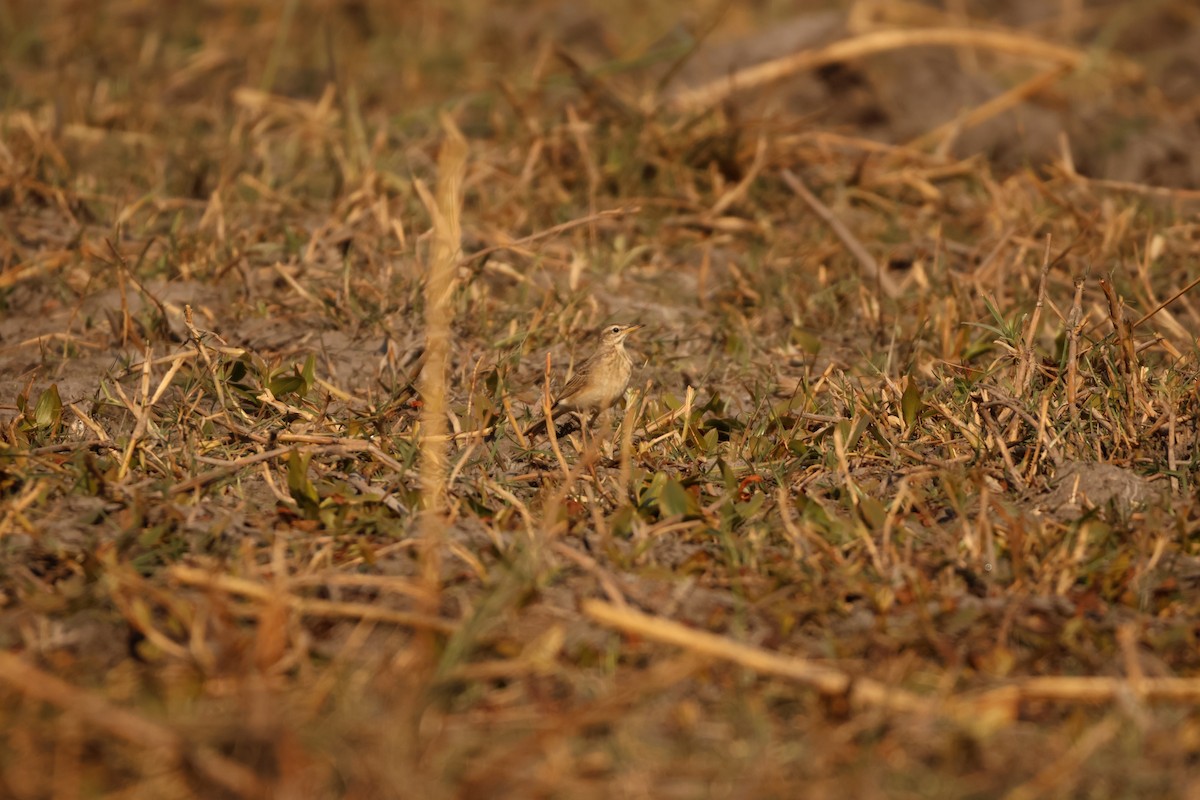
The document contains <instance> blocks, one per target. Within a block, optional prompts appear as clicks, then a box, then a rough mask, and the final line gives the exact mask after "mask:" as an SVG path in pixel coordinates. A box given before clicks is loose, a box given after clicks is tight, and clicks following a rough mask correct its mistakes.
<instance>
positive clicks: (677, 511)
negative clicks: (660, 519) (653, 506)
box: [658, 479, 695, 517]
mask: <svg viewBox="0 0 1200 800" xmlns="http://www.w3.org/2000/svg"><path fill="white" fill-rule="evenodd" d="M658 507H659V508H660V509H661V510H662V513H663V516H667V517H674V516H685V515H687V514H690V513H693V512H694V511H695V502H694V501H693V499H692V496H691V495H690V494H688V492H687V489H684V488H683V484H682V483H680V482H679V481H677V480H674V479H672V480H669V481H667V482H666V483H665V484H664V485H663V488H662V494H661V495H659V498H658Z"/></svg>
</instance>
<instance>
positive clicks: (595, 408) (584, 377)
mask: <svg viewBox="0 0 1200 800" xmlns="http://www.w3.org/2000/svg"><path fill="white" fill-rule="evenodd" d="M643 327H645V326H644V325H609V326H607V327H605V328H604V329H603V330H601V332H600V346H599V347H597V348H596V352H594V353H592V355H591V356H590V357H589V358H588V360H587V361H584V362H583V363H582V364H581V365H580V366H579V369H578V370H576V371H575V375H574V376H573V377H572V378H571V380H569V381H567V385H566V386H564V387H563V388H562V391H560V392H559V393H558V394H557V395H556V396H555V398H554V403H553V404H552V405H551V406H550V416H549V417H542V418H541V419H540V420H538V421H537V422H535V423H534V424H533V425H531V426H529V429H528V430H527V431H525V435H526V436H535V435H537V434H539V433H541V432H542V431H544V430H545V429H546V424H547V422H549V421H551V420H557V419H558V418H559V417H561V416H562V415H563V414H566V413H568V412H570V411H590V412H592V419H595V417H596V415H597V414H599V413H600V412H601V411H604V410H605V409H606V408H608V407H609V406H611V405H612V404H613V403H615V402H617V401H618V400H620V399H621V395H623V394H624V393H625V387H626V386H628V385H629V374H630V372H632V371H633V361H632V360H630V358H629V353H627V352H625V337H627V336H628V335H629V334H631V333H633V332H634V331H636V330H638V329H640V328H643Z"/></svg>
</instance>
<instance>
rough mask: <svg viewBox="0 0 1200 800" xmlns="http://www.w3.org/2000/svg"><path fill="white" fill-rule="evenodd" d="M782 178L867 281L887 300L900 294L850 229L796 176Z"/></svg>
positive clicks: (784, 175)
mask: <svg viewBox="0 0 1200 800" xmlns="http://www.w3.org/2000/svg"><path fill="white" fill-rule="evenodd" d="M780 174H781V175H782V176H783V182H784V183H786V184H787V185H788V186H789V187H790V188H791V190H792V191H793V192H795V193H796V194H798V195H800V198H801V199H802V200H804V202H805V203H808V206H809V208H811V209H812V210H813V211H814V212H816V214H817V216H819V217H820V218H821V219H823V220H825V223H826V224H827V225H828V226H829V227H830V229H832V230H833V232H834V233H835V234H836V235H837V237H838V238H839V239H841V240H842V244H844V245H846V249H847V250H849V251H850V253H851V255H853V256H854V258H855V259H857V260H858V263H859V266H860V267H862V271H863V274H864V275H865V276H866V277H867V279H868V280H870V281H873V282H875V283H876V284H877V285H878V286H879V288H880V289H882V290H883V293H884V294H885V295H887V296H888V297H889V298H895V297H897V296H899V294H900V288H899V287H898V286H896V284H895V282H894V281H893V280H892V279H891V277H890V276H889V275H888V274H887V273H886V272H884V271H883V269H882V268H881V267H880V266H879V262H877V261H876V260H875V259H874V257H873V256H872V255H871V254H870V253H868V252H867V248H865V247H863V245H862V243H861V242H860V241H858V239H857V238H856V237H855V236H854V234H852V233H851V232H850V229H849V228H847V227H846V226H845V225H843V224H842V221H841V220H839V219H838V218H837V217H836V216H835V215H834V213H833V211H831V210H830V209H829V207H828V206H826V205H825V204H824V203H822V202H821V201H820V200H818V199H817V196H816V195H814V194H813V193H812V192H811V191H809V189H808V187H807V186H805V185H804V183H803V181H801V180H800V179H799V178H798V177H796V175H795V174H794V173H793V172H792V171H791V170H788V169H785V170H783V171H782V172H781V173H780Z"/></svg>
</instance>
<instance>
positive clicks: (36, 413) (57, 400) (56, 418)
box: [33, 383, 62, 430]
mask: <svg viewBox="0 0 1200 800" xmlns="http://www.w3.org/2000/svg"><path fill="white" fill-rule="evenodd" d="M61 422H62V398H61V397H59V396H58V384H57V383H52V384H50V388H49V389H46V390H45V391H44V392H42V393H41V395H39V396H38V401H37V405H36V406H34V408H33V427H35V428H38V429H39V430H47V429H51V428H57V427H58V425H59V423H61Z"/></svg>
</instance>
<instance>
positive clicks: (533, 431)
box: [525, 416, 550, 439]
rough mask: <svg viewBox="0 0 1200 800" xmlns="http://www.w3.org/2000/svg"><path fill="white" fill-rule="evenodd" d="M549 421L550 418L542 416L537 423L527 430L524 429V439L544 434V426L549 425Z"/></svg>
mask: <svg viewBox="0 0 1200 800" xmlns="http://www.w3.org/2000/svg"><path fill="white" fill-rule="evenodd" d="M549 421H550V417H546V416H543V417H542V418H541V419H539V420H538V421H537V422H535V423H533V424H532V425H530V426H529V427H528V428H526V429H525V438H526V439H528V438H529V437H531V436H537V435H539V434H541V433H543V432H545V430H546V426H547V424H548V423H549Z"/></svg>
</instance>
